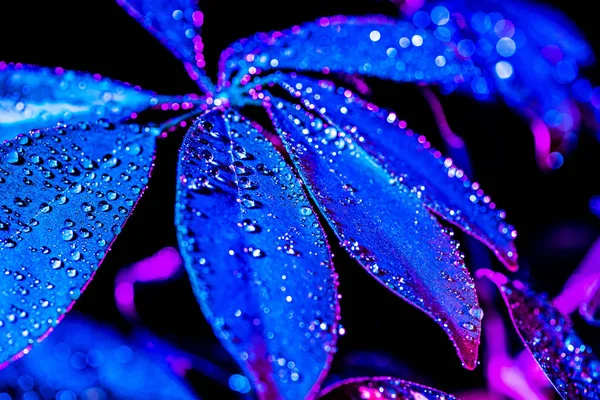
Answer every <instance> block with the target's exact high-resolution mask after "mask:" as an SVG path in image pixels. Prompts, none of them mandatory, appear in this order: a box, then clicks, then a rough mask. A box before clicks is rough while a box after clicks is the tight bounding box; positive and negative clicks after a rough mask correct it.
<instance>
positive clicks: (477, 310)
mask: <svg viewBox="0 0 600 400" xmlns="http://www.w3.org/2000/svg"><path fill="white" fill-rule="evenodd" d="M469 314H471V315H472V316H473V317H475V318H477V319H478V320H480V321H481V320H482V319H483V310H482V309H481V307H473V308H471V309H470V310H469Z"/></svg>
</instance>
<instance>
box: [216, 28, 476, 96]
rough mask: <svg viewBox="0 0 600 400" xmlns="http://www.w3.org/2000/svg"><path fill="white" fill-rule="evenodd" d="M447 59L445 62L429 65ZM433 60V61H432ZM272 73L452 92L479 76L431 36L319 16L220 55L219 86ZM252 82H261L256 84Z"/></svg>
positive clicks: (261, 35)
mask: <svg viewBox="0 0 600 400" xmlns="http://www.w3.org/2000/svg"><path fill="white" fill-rule="evenodd" d="M442 55H444V56H446V57H447V58H448V63H447V64H444V65H436V64H435V63H434V62H433V60H434V59H435V58H436V57H438V56H442ZM430 60H431V61H430ZM274 69H293V70H295V71H298V72H301V71H318V72H322V73H325V74H328V73H330V72H336V73H340V72H341V73H345V74H363V75H375V76H378V77H380V78H382V79H391V80H397V81H408V82H414V81H419V82H436V83H442V84H445V85H447V86H448V87H449V88H450V90H452V89H453V88H455V87H457V86H458V84H460V83H461V82H463V81H465V80H469V78H471V77H472V76H476V75H477V74H478V73H479V68H477V66H474V65H473V63H472V62H471V60H470V59H468V58H466V59H463V58H461V57H458V56H457V55H456V54H455V53H454V52H452V51H450V49H447V48H446V46H445V44H444V43H443V42H442V41H440V40H438V39H436V38H435V37H433V35H431V34H430V33H429V32H426V31H424V30H422V29H419V28H417V27H415V26H414V25H413V24H411V23H410V22H407V21H398V20H393V19H388V18H385V17H346V16H335V17H323V18H320V19H319V20H317V21H315V22H312V23H306V24H303V25H301V26H294V27H292V28H290V29H285V30H283V31H274V32H270V33H257V34H255V35H254V36H253V37H250V38H247V39H242V40H240V41H238V42H236V43H234V44H233V45H231V46H230V47H228V48H227V49H225V50H224V51H223V53H222V54H221V59H220V74H219V83H220V84H221V85H223V86H225V87H227V86H228V85H229V81H230V80H231V79H233V82H234V83H240V84H242V85H243V84H247V83H249V82H251V81H253V79H254V78H255V77H257V76H259V75H260V74H261V73H263V72H265V71H269V70H274ZM254 82H256V83H260V79H258V80H255V81H254Z"/></svg>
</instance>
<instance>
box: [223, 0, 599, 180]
mask: <svg viewBox="0 0 600 400" xmlns="http://www.w3.org/2000/svg"><path fill="white" fill-rule="evenodd" d="M464 3H465V1H461V0H458V1H454V2H449V3H447V4H448V6H447V7H444V6H443V5H439V4H445V3H435V2H434V3H433V4H432V5H431V6H430V7H429V8H427V11H419V12H417V13H416V14H415V15H414V16H413V21H401V20H395V19H390V18H386V17H345V16H335V17H329V18H320V19H319V20H318V21H315V22H312V23H306V24H303V25H300V26H295V27H293V28H290V29H286V30H283V31H281V32H280V31H276V32H271V33H268V34H265V33H259V34H256V35H254V36H253V37H250V38H247V39H242V40H240V41H239V42H237V43H234V44H233V45H231V46H230V47H229V48H228V49H226V50H225V51H224V52H223V53H222V55H221V60H220V74H219V85H221V86H223V87H229V86H231V85H233V86H234V87H235V88H236V90H239V88H238V86H239V85H245V84H247V83H250V82H254V83H261V79H260V77H258V76H259V75H261V74H263V73H264V72H267V71H271V70H288V71H289V70H293V71H296V72H302V71H313V72H322V73H324V74H330V73H336V74H339V73H343V74H361V75H365V76H373V77H378V78H381V79H389V80H394V81H400V82H414V83H420V84H422V83H427V84H437V85H439V86H440V90H441V91H442V92H443V93H446V94H447V93H451V92H453V91H455V90H460V91H462V92H465V93H468V94H470V95H472V96H474V97H475V98H476V99H479V100H488V99H493V98H494V97H495V96H501V97H502V98H504V100H505V101H506V103H507V104H508V105H509V106H511V107H513V108H515V109H516V111H517V112H519V113H520V114H521V115H523V116H525V117H526V118H527V119H529V120H531V121H532V123H533V122H535V123H538V121H541V122H542V123H543V124H544V128H545V130H551V131H552V134H553V136H554V137H558V139H557V140H554V141H552V140H551V135H550V133H546V132H545V131H542V129H541V128H540V127H538V128H535V127H534V128H533V130H534V133H535V134H536V146H537V150H538V162H539V163H540V166H542V167H544V168H557V167H559V166H560V165H561V164H562V162H561V161H560V160H562V158H561V157H559V156H560V155H558V156H557V154H552V155H551V154H550V153H551V152H554V151H558V152H562V153H567V152H568V151H569V150H570V149H571V148H572V147H573V144H574V141H576V137H575V135H574V134H571V135H567V134H569V133H572V132H575V131H577V129H578V128H579V111H578V110H577V107H578V105H577V103H576V102H575V98H576V96H578V97H579V100H580V101H585V102H587V103H589V100H590V98H591V91H592V89H591V85H590V83H589V82H588V81H586V80H581V79H579V78H580V74H579V67H580V66H582V65H586V64H589V63H590V62H591V60H593V56H592V53H591V50H590V47H589V45H587V43H586V42H585V41H584V40H583V39H582V38H581V36H580V35H578V34H577V33H576V32H575V31H571V30H570V29H568V28H564V27H563V28H557V29H556V31H555V32H553V33H549V31H552V29H551V28H550V29H549V28H548V26H550V27H552V26H556V25H561V24H563V22H564V20H566V18H565V17H564V16H562V15H561V14H559V13H558V12H550V11H548V10H546V9H542V8H538V7H534V6H531V5H529V4H520V3H515V4H513V5H511V4H510V3H509V2H502V6H500V5H499V4H498V3H496V2H494V1H488V2H485V1H484V2H477V3H476V4H470V2H468V1H467V2H466V3H469V5H465V4H464ZM498 9H500V10H503V11H505V12H506V14H507V19H504V17H503V15H502V14H500V13H499V12H492V11H497V10H498ZM474 11H477V12H474ZM484 11H485V12H484ZM538 16H539V17H540V18H541V20H540V25H543V24H546V23H547V24H549V25H547V26H544V28H543V29H542V28H540V25H538V24H537V23H534V24H531V23H530V21H536V19H537V18H538ZM509 17H510V19H512V18H513V17H514V18H515V20H514V22H515V23H513V22H511V21H510V20H509ZM515 24H517V25H516V28H515ZM255 77H256V78H255ZM588 87H589V88H588ZM582 88H583V89H582ZM586 88H588V89H586ZM580 92H585V93H580ZM574 93H578V94H577V95H574ZM586 93H587V94H586ZM586 96H587V98H586V99H583V98H585V97H586ZM587 106H588V107H589V104H588V105H587ZM538 126H539V124H538ZM565 135H566V136H565ZM540 136H541V137H540ZM563 137H565V139H564V140H562V139H563Z"/></svg>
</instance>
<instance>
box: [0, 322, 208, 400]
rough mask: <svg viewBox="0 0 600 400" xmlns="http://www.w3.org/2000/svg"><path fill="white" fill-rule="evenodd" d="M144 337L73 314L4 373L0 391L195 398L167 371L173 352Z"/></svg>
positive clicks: (33, 395) (23, 395)
mask: <svg viewBox="0 0 600 400" xmlns="http://www.w3.org/2000/svg"><path fill="white" fill-rule="evenodd" d="M145 339H146V340H145V341H144V342H141V343H140V341H139V340H137V339H134V340H132V338H126V337H123V336H122V335H121V334H120V333H119V332H117V331H116V330H115V329H114V327H110V326H106V325H104V324H100V323H97V322H95V321H92V320H90V319H88V318H84V317H83V316H82V315H80V314H78V313H77V312H74V313H73V315H69V318H67V319H66V320H65V321H63V323H61V324H60V326H59V327H58V328H57V329H56V330H55V332H54V333H53V334H52V335H51V336H50V337H49V338H48V339H47V340H45V341H44V343H41V344H40V345H39V346H36V348H35V349H34V350H33V351H32V352H31V354H29V355H28V356H27V357H24V358H23V359H21V360H19V361H17V362H15V363H13V364H11V365H10V366H9V367H8V368H6V369H4V370H3V371H2V374H0V388H2V389H0V390H1V391H2V392H9V393H10V394H11V395H12V397H11V398H13V399H65V398H67V399H69V398H78V399H170V400H192V399H197V397H196V396H195V395H194V393H193V392H192V391H191V390H190V388H188V387H186V385H185V384H184V382H183V380H182V379H180V378H179V377H178V376H176V375H175V373H174V372H173V371H172V370H170V368H169V365H168V361H167V360H168V359H169V358H170V357H173V355H174V352H172V353H163V354H156V353H154V352H151V351H148V350H146V348H145V346H146V345H150V344H152V345H154V347H155V348H160V347H165V344H164V343H161V342H160V341H158V340H157V338H155V337H146V338H145ZM175 354H177V353H175ZM3 397H5V395H4V394H3Z"/></svg>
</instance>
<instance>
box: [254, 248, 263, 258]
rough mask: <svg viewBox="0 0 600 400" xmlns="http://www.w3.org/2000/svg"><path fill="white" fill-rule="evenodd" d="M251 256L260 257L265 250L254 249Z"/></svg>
mask: <svg viewBox="0 0 600 400" xmlns="http://www.w3.org/2000/svg"><path fill="white" fill-rule="evenodd" d="M251 254H252V257H254V258H261V257H264V256H265V252H264V251H262V250H261V249H254V250H252V253H251Z"/></svg>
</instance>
